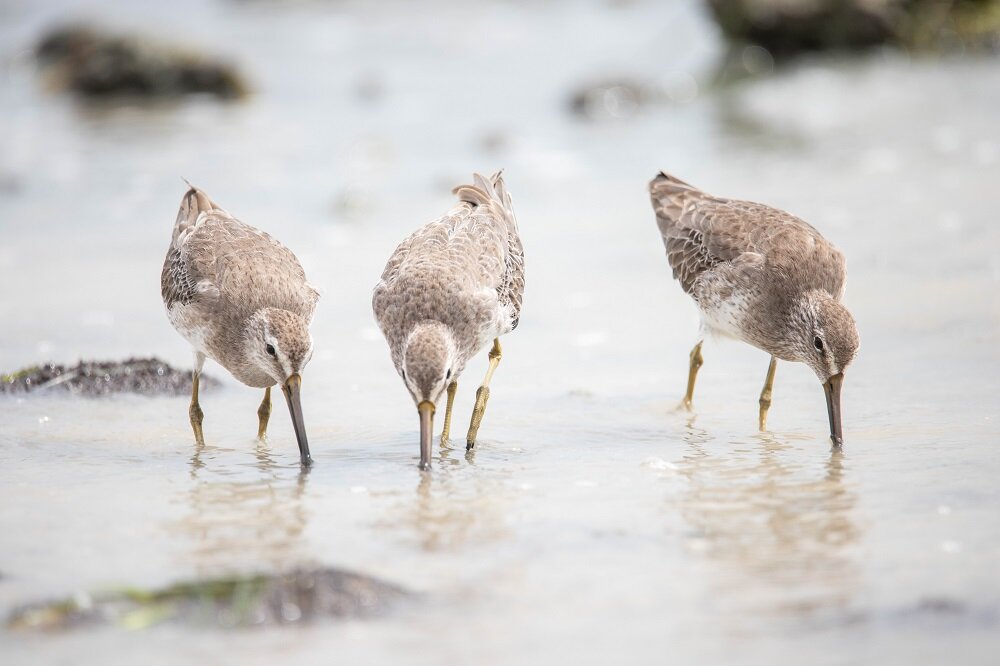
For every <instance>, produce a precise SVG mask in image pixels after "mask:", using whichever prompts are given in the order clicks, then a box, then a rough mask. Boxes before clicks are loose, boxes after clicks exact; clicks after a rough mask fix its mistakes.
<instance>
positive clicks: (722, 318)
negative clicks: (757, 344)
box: [698, 291, 750, 340]
mask: <svg viewBox="0 0 1000 666" xmlns="http://www.w3.org/2000/svg"><path fill="white" fill-rule="evenodd" d="M749 305H750V304H749V299H748V298H747V295H746V293H745V292H739V291H732V292H731V293H730V294H728V295H727V297H722V296H720V295H719V294H717V293H713V292H711V291H709V292H708V293H705V294H703V295H702V296H701V297H700V298H699V300H698V306H699V309H700V310H701V322H702V326H703V327H704V328H705V329H706V331H708V332H711V333H714V334H716V335H722V336H725V337H729V338H735V339H737V340H742V339H743V321H744V320H745V319H746V316H747V312H748V309H749Z"/></svg>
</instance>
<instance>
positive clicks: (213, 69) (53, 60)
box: [35, 26, 247, 99]
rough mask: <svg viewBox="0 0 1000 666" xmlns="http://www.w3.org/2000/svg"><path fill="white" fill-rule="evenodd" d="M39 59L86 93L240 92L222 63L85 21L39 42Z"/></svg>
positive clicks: (236, 77)
mask: <svg viewBox="0 0 1000 666" xmlns="http://www.w3.org/2000/svg"><path fill="white" fill-rule="evenodd" d="M35 53H36V56H37V57H38V60H39V61H40V62H41V63H42V64H44V65H46V66H47V67H48V69H49V70H50V71H51V73H52V74H53V78H54V79H55V80H56V81H57V83H58V84H60V85H61V86H63V87H65V88H67V89H69V90H71V91H73V92H75V93H78V94H80V95H83V96H85V97H106V96H112V95H133V96H139V97H176V96H181V95H186V94H197V93H202V94H209V95H214V96H216V97H219V98H223V99H232V98H236V97H240V96H242V95H244V94H245V93H246V91H247V86H246V83H245V82H244V80H243V77H242V76H241V75H240V74H239V72H237V71H236V69H235V68H234V67H233V66H231V65H229V64H226V63H222V62H217V61H212V60H209V59H207V58H205V57H202V56H199V55H195V54H192V53H187V52H184V51H180V50H177V49H174V48H171V47H167V46H163V45H160V44H155V43H151V42H149V41H148V40H145V39H142V40H140V39H137V38H133V37H127V36H122V35H112V34H106V33H103V32H101V31H99V30H95V29H92V28H88V27H84V26H69V27H62V28H57V29H55V30H53V31H51V32H49V33H47V34H46V35H45V36H43V37H42V39H41V40H40V41H39V43H38V46H37V47H36V49H35Z"/></svg>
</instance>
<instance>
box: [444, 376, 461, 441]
mask: <svg viewBox="0 0 1000 666" xmlns="http://www.w3.org/2000/svg"><path fill="white" fill-rule="evenodd" d="M457 391H458V382H457V381H456V382H452V383H451V384H448V407H447V409H445V412H444V427H443V428H441V444H447V443H448V436H449V435H451V408H452V405H454V404H455V393H456V392H457Z"/></svg>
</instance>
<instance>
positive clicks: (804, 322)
mask: <svg viewBox="0 0 1000 666" xmlns="http://www.w3.org/2000/svg"><path fill="white" fill-rule="evenodd" d="M649 189H650V195H651V198H652V205H653V210H654V212H655V213H656V222H657V226H658V227H659V229H660V234H661V236H662V238H663V244H664V246H665V248H666V251H667V260H668V261H669V263H670V266H671V268H672V269H673V274H674V277H675V278H676V279H677V281H678V282H680V284H681V287H682V288H683V289H684V291H685V292H686V293H688V294H690V295H691V297H692V298H693V299H694V300H695V302H696V303H697V305H698V307H699V310H700V311H701V316H702V324H703V327H704V329H705V330H706V331H708V332H713V333H718V334H721V335H725V336H728V337H733V338H736V339H738V340H743V341H744V342H747V343H749V344H752V345H754V346H755V347H758V348H759V349H762V350H764V351H766V352H768V353H769V354H771V355H772V356H773V357H774V358H776V359H782V360H785V361H799V362H803V363H806V364H807V365H809V367H810V368H812V369H813V371H814V372H815V373H816V375H817V376H818V377H819V379H820V381H822V382H824V383H826V382H828V381H829V380H830V378H831V377H834V376H837V375H841V376H842V374H843V371H844V369H845V368H846V367H847V366H848V365H849V364H850V363H851V361H852V360H853V359H854V355H855V353H856V352H857V348H858V341H859V339H858V334H857V327H856V326H855V323H854V319H853V317H852V316H851V314H850V312H848V310H847V308H845V307H844V306H843V304H842V303H841V302H840V300H841V298H842V297H843V294H844V286H845V283H846V279H847V267H846V263H845V261H844V256H843V254H841V253H840V251H839V250H837V248H835V247H834V246H833V244H832V243H830V242H829V241H827V240H826V239H825V238H823V236H822V235H820V233H819V232H818V231H816V229H814V228H813V227H811V226H810V225H808V224H806V223H805V222H804V221H802V220H800V219H799V218H797V217H795V216H793V215H790V214H788V213H786V212H784V211H781V210H778V209H776V208H771V207H770V206H765V205H763V204H759V203H753V202H749V201H737V200H733V199H724V198H721V197H715V196H712V195H709V194H706V193H705V192H702V191H701V190H699V189H697V188H695V187H693V186H691V185H689V184H687V183H685V182H684V181H682V180H680V179H678V178H675V177H673V176H670V175H668V174H665V173H660V174H659V175H658V176H657V177H656V178H654V179H653V181H652V182H651V183H650V185H649ZM696 357H697V358H696ZM691 361H692V371H691V373H692V374H691V377H690V379H689V390H688V396H687V398H686V400H687V401H690V397H691V396H690V393H691V390H692V389H693V378H694V375H695V374H696V373H697V367H696V365H699V366H700V363H701V355H700V343H699V346H698V347H696V349H695V351H694V352H692V359H691ZM769 378H771V379H773V370H772V372H771V373H769ZM838 381H839V380H838ZM838 386H839V384H838ZM765 389H766V392H767V394H768V398H767V403H768V404H770V403H769V400H770V398H769V395H770V379H769V382H768V384H767V385H766V386H765ZM838 391H839V388H838ZM764 402H765V399H764V397H763V394H762V398H761V405H762V412H761V425H762V426H763V423H764V418H765V416H766V411H767V408H766V407H765V406H764ZM837 411H838V413H839V406H838V407H837ZM831 419H832V415H831ZM838 427H839V426H838ZM835 439H837V438H836V437H835Z"/></svg>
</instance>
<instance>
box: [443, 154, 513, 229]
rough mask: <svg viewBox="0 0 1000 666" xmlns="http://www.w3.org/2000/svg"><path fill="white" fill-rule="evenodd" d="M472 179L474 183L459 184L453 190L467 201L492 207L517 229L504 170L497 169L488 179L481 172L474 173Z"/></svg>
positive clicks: (462, 199) (460, 198)
mask: <svg viewBox="0 0 1000 666" xmlns="http://www.w3.org/2000/svg"><path fill="white" fill-rule="evenodd" d="M472 180H473V183H474V184H473V185H459V186H458V187H456V188H455V189H453V190H452V192H453V193H454V194H456V195H458V198H459V200H460V201H463V202H465V203H469V204H472V205H473V206H488V207H490V208H491V209H492V210H493V211H494V212H496V213H497V214H498V215H499V216H500V217H501V218H502V219H504V220H506V221H507V223H508V225H511V226H512V227H513V230H515V231H516V230H517V219H516V218H515V217H514V207H513V206H512V205H511V201H510V192H508V191H507V188H506V186H505V185H504V182H503V170H502V169H501V170H500V171H497V172H496V173H495V174H493V175H492V176H490V178H489V179H488V180H487V179H486V178H483V176H482V175H481V174H478V173H473V174H472Z"/></svg>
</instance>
